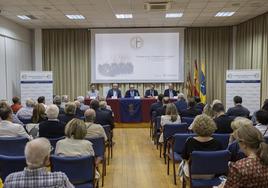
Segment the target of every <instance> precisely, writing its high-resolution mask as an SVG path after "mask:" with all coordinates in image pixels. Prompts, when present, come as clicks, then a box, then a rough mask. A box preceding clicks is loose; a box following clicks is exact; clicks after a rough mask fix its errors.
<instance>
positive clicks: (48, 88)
mask: <svg viewBox="0 0 268 188" xmlns="http://www.w3.org/2000/svg"><path fill="white" fill-rule="evenodd" d="M20 88H21V102H22V104H25V101H26V100H27V99H28V98H32V99H34V100H37V98H38V97H40V96H44V97H45V98H46V104H52V103H53V77H52V72H51V71H22V72H21V73H20Z"/></svg>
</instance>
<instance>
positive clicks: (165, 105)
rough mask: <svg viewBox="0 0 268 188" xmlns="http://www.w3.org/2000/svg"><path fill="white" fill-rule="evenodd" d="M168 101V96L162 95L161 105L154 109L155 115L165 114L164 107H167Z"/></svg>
mask: <svg viewBox="0 0 268 188" xmlns="http://www.w3.org/2000/svg"><path fill="white" fill-rule="evenodd" d="M168 103H169V97H163V99H162V104H163V105H162V106H160V107H158V108H157V109H156V116H162V115H165V113H166V107H167V104H168Z"/></svg>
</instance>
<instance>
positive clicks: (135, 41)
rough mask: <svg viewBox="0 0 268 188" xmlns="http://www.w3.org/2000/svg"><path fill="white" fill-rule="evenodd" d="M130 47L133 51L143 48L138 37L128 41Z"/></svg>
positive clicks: (141, 40) (141, 41)
mask: <svg viewBox="0 0 268 188" xmlns="http://www.w3.org/2000/svg"><path fill="white" fill-rule="evenodd" d="M130 46H131V48H133V49H139V48H141V47H143V39H142V38H141V37H140V36H135V37H132V38H131V39H130Z"/></svg>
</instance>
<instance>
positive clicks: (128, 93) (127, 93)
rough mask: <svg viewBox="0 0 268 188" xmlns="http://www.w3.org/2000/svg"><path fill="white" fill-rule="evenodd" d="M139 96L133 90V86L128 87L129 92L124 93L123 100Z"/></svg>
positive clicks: (136, 91) (137, 92)
mask: <svg viewBox="0 0 268 188" xmlns="http://www.w3.org/2000/svg"><path fill="white" fill-rule="evenodd" d="M136 96H140V94H139V91H138V90H136V89H135V88H134V85H132V84H131V85H130V86H129V90H127V91H126V94H125V98H134V97H136Z"/></svg>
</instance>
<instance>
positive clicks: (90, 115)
mask: <svg viewBox="0 0 268 188" xmlns="http://www.w3.org/2000/svg"><path fill="white" fill-rule="evenodd" d="M95 118H96V112H95V110H93V109H88V110H87V111H86V112H85V124H86V129H87V135H86V138H96V137H103V138H104V140H105V141H107V136H106V133H105V130H104V128H103V127H102V126H101V125H100V124H96V123H94V121H95Z"/></svg>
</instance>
